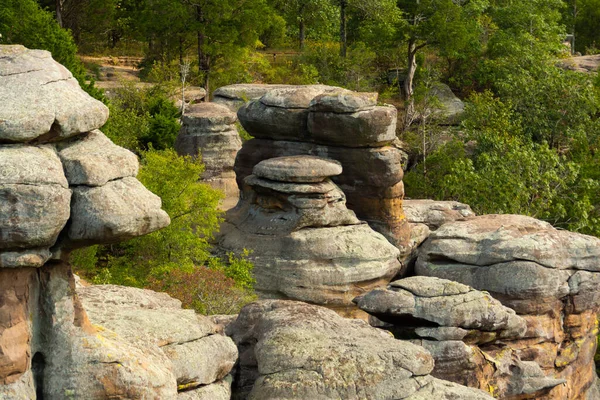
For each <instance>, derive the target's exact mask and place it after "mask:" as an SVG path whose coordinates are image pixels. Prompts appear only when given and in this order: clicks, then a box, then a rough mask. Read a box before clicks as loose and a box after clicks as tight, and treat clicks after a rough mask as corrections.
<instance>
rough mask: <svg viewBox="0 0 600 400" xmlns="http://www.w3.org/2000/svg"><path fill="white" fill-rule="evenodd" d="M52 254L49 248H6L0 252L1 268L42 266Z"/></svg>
mask: <svg viewBox="0 0 600 400" xmlns="http://www.w3.org/2000/svg"><path fill="white" fill-rule="evenodd" d="M51 255H52V254H51V253H50V250H49V249H47V248H37V249H25V250H12V251H11V250H4V251H1V252H0V268H27V267H34V268H35V267H41V266H42V265H44V264H45V263H46V261H48V260H49V259H50V256H51Z"/></svg>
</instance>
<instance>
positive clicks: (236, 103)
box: [213, 83, 297, 112]
mask: <svg viewBox="0 0 600 400" xmlns="http://www.w3.org/2000/svg"><path fill="white" fill-rule="evenodd" d="M293 87H297V86H294V85H267V84H260V83H239V84H235V85H227V86H222V87H220V88H218V89H217V90H215V91H214V93H213V102H214V103H217V104H222V105H224V106H225V107H227V108H229V109H230V110H231V111H233V112H237V110H239V108H240V107H241V106H243V105H244V104H246V103H247V102H249V101H250V100H254V99H258V98H260V97H262V96H263V95H265V94H266V93H267V92H269V91H271V90H273V89H286V88H293Z"/></svg>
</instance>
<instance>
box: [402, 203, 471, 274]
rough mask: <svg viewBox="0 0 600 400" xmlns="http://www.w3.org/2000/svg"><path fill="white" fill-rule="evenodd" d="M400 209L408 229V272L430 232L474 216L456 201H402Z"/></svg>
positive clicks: (469, 208)
mask: <svg viewBox="0 0 600 400" xmlns="http://www.w3.org/2000/svg"><path fill="white" fill-rule="evenodd" d="M402 208H403V209H404V215H405V216H406V221H408V226H409V228H410V242H409V245H408V247H409V249H410V256H409V257H408V258H407V260H406V264H407V265H408V269H409V271H412V269H413V267H414V263H415V262H416V261H417V249H418V247H419V246H420V245H421V244H423V242H424V241H425V240H426V239H427V238H428V237H429V235H430V234H431V232H433V231H435V230H437V229H438V228H439V227H440V226H442V225H443V224H445V223H447V222H452V221H464V220H466V219H468V218H470V217H474V216H475V213H474V212H473V210H471V207H470V206H469V205H467V204H463V203H459V202H457V201H437V200H429V199H415V200H412V199H404V201H403V202H402ZM407 272H408V271H407ZM409 273H410V272H409Z"/></svg>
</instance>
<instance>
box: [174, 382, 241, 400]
mask: <svg viewBox="0 0 600 400" xmlns="http://www.w3.org/2000/svg"><path fill="white" fill-rule="evenodd" d="M229 399H231V377H230V376H228V377H226V379H223V380H220V381H218V382H215V383H211V384H210V385H206V386H201V387H199V388H198V389H193V390H188V391H185V392H180V393H179V395H178V396H177V400H229Z"/></svg>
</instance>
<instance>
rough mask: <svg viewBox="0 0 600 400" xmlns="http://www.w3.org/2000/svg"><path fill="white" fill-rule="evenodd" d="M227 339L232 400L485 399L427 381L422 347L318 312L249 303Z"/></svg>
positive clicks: (428, 361)
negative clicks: (232, 350)
mask: <svg viewBox="0 0 600 400" xmlns="http://www.w3.org/2000/svg"><path fill="white" fill-rule="evenodd" d="M227 333H228V334H229V335H231V336H232V338H233V340H234V341H235V343H236V344H237V346H238V349H239V352H240V362H239V364H238V366H237V367H236V372H235V380H234V389H233V392H234V393H233V399H245V398H248V399H250V400H254V399H256V400H270V399H273V400H274V399H289V400H292V399H407V400H408V399H410V400H417V399H419V400H425V399H428V400H431V399H436V400H450V399H461V400H484V399H492V397H491V396H489V395H487V394H486V393H485V392H482V391H480V390H477V389H472V388H467V387H464V386H461V385H458V384H455V383H450V382H447V381H443V380H439V379H436V378H434V377H432V376H431V375H430V373H431V371H432V369H433V364H434V363H433V359H432V357H431V356H430V355H429V353H428V352H427V351H426V350H425V349H423V348H422V347H420V346H416V345H414V344H411V343H409V342H405V341H400V340H396V339H394V338H393V337H392V336H390V335H389V334H387V333H386V332H384V331H381V330H378V329H375V328H372V327H370V326H368V324H366V323H365V322H363V321H360V320H348V319H344V318H342V317H340V316H339V315H337V314H336V313H335V312H333V311H331V310H328V309H325V308H322V307H318V306H313V305H308V304H305V303H300V302H293V301H282V300H265V301H261V302H257V303H252V304H250V305H247V306H246V307H244V308H243V309H242V311H241V313H240V315H239V317H238V319H237V320H236V321H235V322H234V323H233V324H231V325H229V326H228V327H227Z"/></svg>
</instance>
